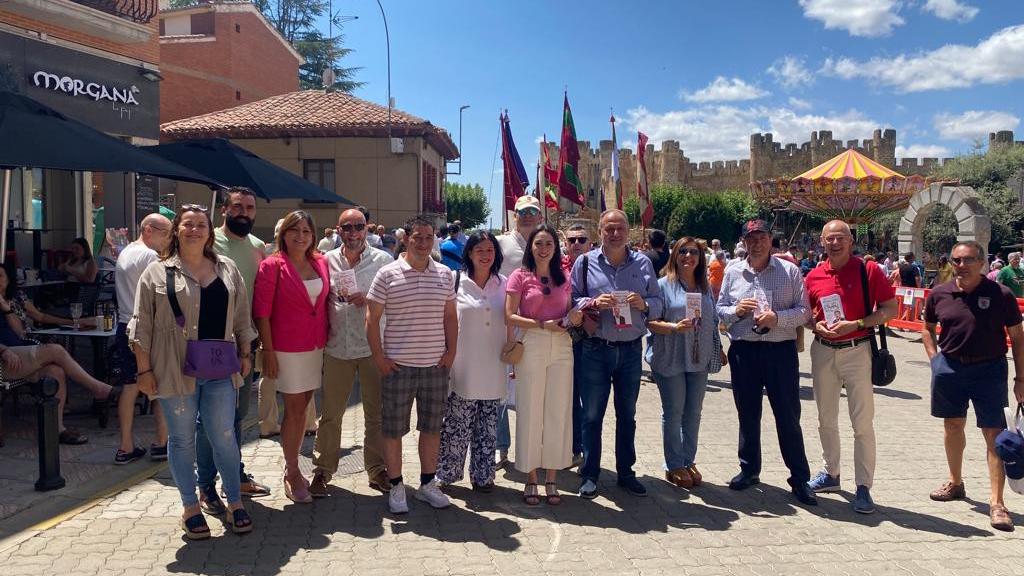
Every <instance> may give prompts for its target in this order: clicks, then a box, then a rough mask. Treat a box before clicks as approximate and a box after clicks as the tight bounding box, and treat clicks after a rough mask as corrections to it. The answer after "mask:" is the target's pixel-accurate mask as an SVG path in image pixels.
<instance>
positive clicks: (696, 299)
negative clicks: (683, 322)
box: [686, 292, 704, 320]
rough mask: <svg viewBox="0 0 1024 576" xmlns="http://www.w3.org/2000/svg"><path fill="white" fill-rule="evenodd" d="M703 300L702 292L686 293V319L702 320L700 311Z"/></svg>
mask: <svg viewBox="0 0 1024 576" xmlns="http://www.w3.org/2000/svg"><path fill="white" fill-rule="evenodd" d="M703 300H704V297H703V296H702V295H701V293H700V292H687V293H686V318H687V319H688V320H696V319H698V318H700V309H701V303H702V302H703Z"/></svg>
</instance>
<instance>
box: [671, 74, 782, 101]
mask: <svg viewBox="0 0 1024 576" xmlns="http://www.w3.org/2000/svg"><path fill="white" fill-rule="evenodd" d="M768 94H769V93H768V92H767V91H765V90H761V89H760V88H758V87H757V86H752V85H750V84H747V83H746V82H744V81H743V80H741V79H739V78H726V77H725V76H719V77H717V78H715V79H714V80H713V81H712V82H711V84H708V85H707V86H705V87H704V88H701V89H700V90H698V91H696V92H682V93H680V97H681V98H683V99H684V100H689V101H690V102H702V103H703V102H735V101H738V100H756V99H758V98H763V97H765V96H767V95H768Z"/></svg>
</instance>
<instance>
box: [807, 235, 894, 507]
mask: <svg viewBox="0 0 1024 576" xmlns="http://www.w3.org/2000/svg"><path fill="white" fill-rule="evenodd" d="M821 245H822V247H823V248H824V250H825V253H826V254H828V259H827V260H826V261H825V262H824V264H822V265H821V266H818V267H817V268H814V269H813V270H811V271H810V272H809V273H808V274H807V277H806V278H805V279H804V286H805V287H806V290H807V297H808V300H809V301H810V305H811V311H812V313H813V314H814V319H813V320H812V322H813V323H814V326H813V328H812V330H813V331H814V342H812V343H811V375H812V377H813V378H814V401H815V403H816V404H817V405H818V436H819V437H820V438H821V457H822V460H823V462H824V469H823V470H821V471H820V472H818V474H817V475H816V476H815V477H814V478H812V479H811V481H810V482H808V483H807V485H808V486H809V487H810V488H811V490H813V491H815V492H838V491H839V489H840V483H839V453H840V446H839V395H840V392H841V391H842V389H843V387H844V386H845V387H846V398H847V402H848V403H849V406H850V420H851V422H852V423H853V438H854V440H853V463H854V479H855V481H856V486H857V490H856V495H855V497H854V499H853V503H852V505H853V509H854V511H856V512H860V513H861V514H870V513H872V512H874V511H875V506H874V502H873V501H872V500H871V485H872V481H873V479H874V474H875V427H874V417H875V403H874V391H873V389H872V384H871V344H870V340H871V333H870V332H869V329H870V328H871V327H873V326H878V325H881V324H884V323H885V321H886V320H889V319H891V318H894V317H895V316H896V308H897V305H896V295H895V293H894V292H893V289H892V286H890V285H889V282H888V280H887V279H886V277H885V274H883V273H882V271H881V270H879V268H878V267H877V266H873V265H872V266H865V264H864V262H863V260H861V259H860V258H857V257H856V256H853V255H852V254H853V234H852V233H851V232H850V226H849V225H848V224H846V222H843V221H842V220H833V221H831V222H829V223H828V224H825V227H824V228H822V229H821ZM865 273H866V274H867V285H868V300H869V302H870V304H871V307H872V310H865V309H864V290H863V281H862V274H865Z"/></svg>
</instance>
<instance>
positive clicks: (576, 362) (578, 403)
mask: <svg viewBox="0 0 1024 576" xmlns="http://www.w3.org/2000/svg"><path fill="white" fill-rule="evenodd" d="M572 360H573V364H572V455H573V456H574V457H575V456H576V455H577V454H583V398H582V397H581V396H580V389H581V388H582V387H583V342H582V341H580V342H577V343H575V344H573V345H572Z"/></svg>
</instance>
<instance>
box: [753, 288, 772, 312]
mask: <svg viewBox="0 0 1024 576" xmlns="http://www.w3.org/2000/svg"><path fill="white" fill-rule="evenodd" d="M754 300H757V313H758V314H764V313H765V312H768V311H769V310H771V309H772V292H771V290H764V289H763V288H761V287H757V288H754Z"/></svg>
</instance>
